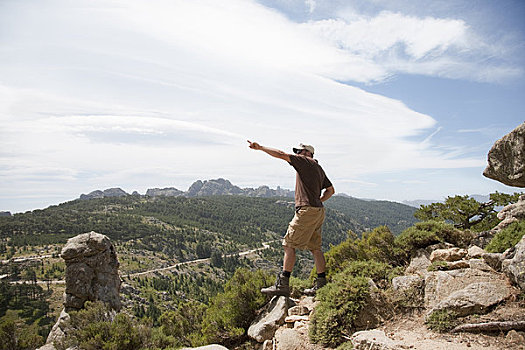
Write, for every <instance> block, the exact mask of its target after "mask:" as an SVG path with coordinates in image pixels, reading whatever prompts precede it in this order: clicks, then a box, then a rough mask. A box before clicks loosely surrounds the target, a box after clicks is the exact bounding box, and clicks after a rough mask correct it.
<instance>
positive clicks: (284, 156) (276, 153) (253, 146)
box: [248, 141, 290, 163]
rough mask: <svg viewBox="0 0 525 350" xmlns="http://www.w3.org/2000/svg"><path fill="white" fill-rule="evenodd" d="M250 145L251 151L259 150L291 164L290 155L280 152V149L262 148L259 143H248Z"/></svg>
mask: <svg viewBox="0 0 525 350" xmlns="http://www.w3.org/2000/svg"><path fill="white" fill-rule="evenodd" d="M248 143H249V144H250V145H249V147H250V148H251V149H254V150H258V151H263V152H265V153H267V154H269V155H271V156H272V157H275V158H279V159H283V160H285V161H287V162H288V163H289V162H290V155H289V154H288V153H285V152H283V151H281V150H278V149H275V148H270V147H265V146H261V145H259V144H258V143H257V142H251V141H248Z"/></svg>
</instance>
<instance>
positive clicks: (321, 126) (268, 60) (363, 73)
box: [0, 0, 525, 212]
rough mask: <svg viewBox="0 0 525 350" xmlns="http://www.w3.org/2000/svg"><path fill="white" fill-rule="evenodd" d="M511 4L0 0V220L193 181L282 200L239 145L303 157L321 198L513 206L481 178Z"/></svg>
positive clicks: (519, 113) (278, 172)
mask: <svg viewBox="0 0 525 350" xmlns="http://www.w3.org/2000/svg"><path fill="white" fill-rule="evenodd" d="M523 18H525V3H523V2H522V1H505V0H503V1H497V2H496V1H489V0H484V1H472V0H471V1H459V0H457V1H454V0H451V1H426V0H417V1H416V0H397V1H396V0H367V1H364V0H363V1H337V0H333V1H319V0H301V1H299V0H280V1H277V0H274V1H270V0H261V1H255V0H252V1H250V0H228V1H221V2H218V1H213V0H198V1H182V0H180V1H179V0H169V1H168V0H152V1H139V0H126V1H123V0H104V1H98V0H94V1H93V0H91V1H87V0H78V1H73V2H72V1H66V0H39V1H36V0H16V1H15V0H4V1H2V2H0V121H1V123H2V128H1V129H0V191H1V192H2V196H1V198H0V210H10V211H12V212H20V211H25V210H31V209H35V208H44V207H47V206H49V205H52V204H58V203H60V202H63V201H66V200H70V199H74V198H77V197H78V196H79V195H80V194H81V193H88V192H90V191H93V190H95V189H105V188H109V187H121V188H122V189H124V190H126V191H128V192H132V191H135V190H137V191H139V192H140V193H145V191H146V189H148V188H154V187H176V188H179V189H181V190H186V189H187V188H188V187H189V186H190V185H191V183H193V182H194V181H195V180H198V179H202V180H205V179H213V178H218V177H223V178H227V179H229V180H230V181H232V182H233V183H234V184H236V185H238V186H241V187H258V186H260V185H269V186H271V187H276V186H281V187H284V188H289V189H293V186H294V173H293V169H292V168H291V167H289V166H287V165H286V164H285V163H284V162H281V161H279V160H275V159H271V158H270V157H268V156H267V155H265V154H263V153H262V152H255V151H252V150H249V149H248V148H247V143H246V140H247V139H250V140H252V141H258V142H260V143H261V144H263V145H267V146H272V147H276V148H280V149H283V150H291V148H292V147H293V146H294V145H296V144H297V143H299V142H304V143H310V144H313V145H314V146H315V147H316V150H317V151H316V158H318V159H319V161H320V163H321V164H322V165H323V167H324V168H325V170H326V172H327V174H328V175H329V177H330V178H331V180H332V182H333V183H334V186H335V188H336V191H337V192H344V193H347V194H349V195H352V196H355V197H361V198H375V199H387V200H396V201H403V200H414V199H433V200H434V199H435V200H439V199H442V198H444V197H446V196H452V195H456V194H488V193H490V192H494V191H496V190H498V191H501V192H507V193H509V192H515V191H518V190H519V189H516V188H510V187H507V186H504V185H502V184H499V183H498V182H496V181H493V180H490V179H486V178H484V177H483V176H482V172H483V169H484V168H485V166H486V157H487V152H488V150H489V149H490V147H491V146H492V144H493V143H494V142H495V141H496V140H497V139H499V138H501V137H502V136H503V135H505V134H506V133H508V132H509V131H511V130H512V129H514V128H515V127H516V126H518V125H519V124H521V123H523V121H524V117H523V111H524V110H525V102H524V100H525V98H524V97H525V96H524V92H525V79H524V74H525V60H524V58H525V28H524V26H525V25H524V22H523Z"/></svg>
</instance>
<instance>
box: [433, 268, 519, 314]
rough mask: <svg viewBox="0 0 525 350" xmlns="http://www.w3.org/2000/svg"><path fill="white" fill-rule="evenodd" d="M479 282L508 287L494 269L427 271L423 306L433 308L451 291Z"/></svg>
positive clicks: (502, 276)
mask: <svg viewBox="0 0 525 350" xmlns="http://www.w3.org/2000/svg"><path fill="white" fill-rule="evenodd" d="M480 282H489V283H494V284H495V285H501V286H505V287H506V288H510V286H508V282H507V279H506V278H505V276H504V275H503V274H501V273H497V272H495V271H482V270H478V269H470V268H467V269H459V270H451V271H433V272H429V273H428V274H427V275H426V277H425V307H426V308H427V309H433V308H434V307H436V306H437V305H438V304H439V303H440V302H441V301H443V300H445V299H447V298H448V297H449V296H450V295H451V294H452V293H454V292H457V291H460V290H463V289H465V288H466V287H468V286H469V285H471V284H473V283H480Z"/></svg>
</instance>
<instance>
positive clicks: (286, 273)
mask: <svg viewBox="0 0 525 350" xmlns="http://www.w3.org/2000/svg"><path fill="white" fill-rule="evenodd" d="M282 275H283V276H284V277H290V276H291V275H292V273H291V272H290V271H284V270H283V272H282Z"/></svg>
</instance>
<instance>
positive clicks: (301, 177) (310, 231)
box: [248, 141, 335, 297]
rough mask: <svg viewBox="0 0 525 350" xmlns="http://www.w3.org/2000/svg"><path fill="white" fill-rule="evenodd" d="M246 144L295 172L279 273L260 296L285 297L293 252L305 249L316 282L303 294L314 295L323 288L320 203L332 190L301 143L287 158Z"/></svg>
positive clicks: (322, 214) (309, 150) (310, 151)
mask: <svg viewBox="0 0 525 350" xmlns="http://www.w3.org/2000/svg"><path fill="white" fill-rule="evenodd" d="M248 143H249V147H250V148H251V149H254V150H261V151H264V152H265V153H267V154H269V155H270V156H272V157H275V158H279V159H283V160H285V161H287V162H288V163H289V164H290V165H291V166H293V167H294V169H295V170H296V172H297V175H296V180H295V216H294V218H293V219H292V221H290V224H289V225H288V230H287V231H286V235H285V236H284V239H283V248H284V259H283V270H282V271H281V272H280V273H279V275H278V276H277V282H276V283H275V285H274V286H271V287H269V288H263V289H261V292H262V293H264V294H268V295H283V296H286V297H289V296H290V284H289V280H290V275H291V272H292V270H293V267H294V264H295V249H308V250H310V251H311V252H312V254H313V256H314V261H315V268H316V270H317V279H316V281H315V285H314V286H313V288H310V289H306V290H305V291H304V293H305V294H308V295H314V294H315V293H316V292H317V290H318V289H319V288H321V287H323V286H324V285H325V284H326V271H325V270H326V262H325V259H324V254H323V252H322V250H321V240H322V236H321V232H322V226H323V222H324V218H325V209H324V207H323V202H324V201H326V200H327V199H329V198H330V197H331V196H332V195H333V194H334V193H335V190H334V187H333V186H332V183H331V182H330V180H329V179H328V177H327V176H326V174H325V172H324V170H323V168H321V166H320V165H319V164H318V162H317V160H315V159H314V158H313V156H314V148H313V147H312V146H310V145H304V144H302V143H301V144H299V147H297V148H293V152H294V154H288V153H285V152H283V151H280V150H278V149H274V148H269V147H265V146H261V145H260V144H258V143H257V142H251V141H248ZM323 190H324V191H323ZM321 192H322V195H321Z"/></svg>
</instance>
